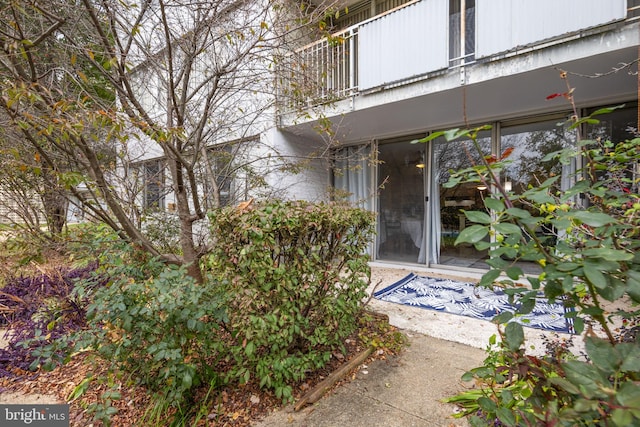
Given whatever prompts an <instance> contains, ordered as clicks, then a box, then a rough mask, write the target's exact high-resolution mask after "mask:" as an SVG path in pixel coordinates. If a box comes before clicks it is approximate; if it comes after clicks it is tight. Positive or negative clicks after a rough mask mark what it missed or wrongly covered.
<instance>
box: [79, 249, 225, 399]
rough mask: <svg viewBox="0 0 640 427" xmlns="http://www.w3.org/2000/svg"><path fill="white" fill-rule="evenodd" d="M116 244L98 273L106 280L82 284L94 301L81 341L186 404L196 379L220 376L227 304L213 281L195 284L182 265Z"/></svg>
mask: <svg viewBox="0 0 640 427" xmlns="http://www.w3.org/2000/svg"><path fill="white" fill-rule="evenodd" d="M116 247H118V250H117V252H115V253H112V254H111V256H109V257H108V256H103V257H101V258H102V259H103V262H104V264H102V265H101V267H100V269H99V270H98V274H99V275H100V277H101V278H105V279H106V281H107V282H106V285H104V286H101V287H98V288H95V286H94V283H92V282H86V284H85V285H86V286H84V287H83V286H79V287H78V289H77V291H78V292H79V293H83V294H91V296H92V300H93V302H92V303H91V304H90V305H89V307H88V309H87V322H88V325H89V328H88V330H87V331H85V332H84V333H82V334H81V336H80V337H78V340H77V341H78V347H82V348H91V349H93V350H95V351H96V352H97V353H98V354H99V355H100V356H101V357H102V358H104V359H105V360H108V361H111V362H112V363H113V365H114V368H116V369H118V370H121V371H124V372H126V373H127V374H129V375H131V377H132V378H133V379H134V380H135V382H138V383H141V384H144V385H146V386H147V387H149V389H150V390H152V391H154V392H157V393H158V396H159V398H160V399H161V400H163V401H165V402H169V406H172V405H173V406H178V405H181V404H183V403H184V402H185V401H188V399H189V398H190V397H191V392H192V391H193V389H194V388H195V387H196V386H198V385H200V384H202V383H207V382H211V381H215V380H216V375H217V374H216V373H215V371H214V370H213V369H212V368H211V366H212V365H215V358H216V357H218V348H219V343H220V339H219V336H218V324H219V323H218V322H219V321H221V320H222V319H223V318H224V309H223V308H222V307H221V306H220V304H219V303H218V301H217V300H216V299H215V297H214V295H213V293H212V292H211V287H207V286H200V285H197V284H196V283H195V282H194V281H193V279H192V278H191V277H190V276H188V275H187V274H186V272H185V270H184V268H178V267H175V266H168V265H166V264H165V263H162V262H160V261H159V260H157V259H155V258H149V257H147V256H146V255H145V254H142V253H138V252H136V251H135V250H134V249H132V248H131V247H130V246H128V245H126V244H117V245H116ZM107 258H108V259H109V261H106V259H107ZM212 362H213V363H212Z"/></svg>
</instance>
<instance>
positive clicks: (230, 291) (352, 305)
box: [209, 201, 374, 400]
mask: <svg viewBox="0 0 640 427" xmlns="http://www.w3.org/2000/svg"><path fill="white" fill-rule="evenodd" d="M211 222H212V235H214V236H217V239H218V240H217V243H216V250H215V252H214V254H213V255H212V256H211V258H210V259H209V267H210V271H211V275H210V280H211V281H213V282H214V283H218V287H217V289H218V292H219V294H220V298H224V301H225V302H224V305H225V307H227V310H228V315H229V322H228V329H229V330H230V331H231V333H232V337H233V343H232V345H231V346H230V348H229V351H230V353H231V358H232V360H233V362H234V364H235V369H233V371H232V373H231V377H232V378H235V379H237V380H240V381H242V382H247V381H249V380H250V379H251V378H257V379H258V380H259V383H260V386H261V387H268V388H272V389H274V390H275V393H276V395H277V396H278V397H280V398H282V399H283V400H289V399H290V398H291V386H290V383H291V382H293V381H299V380H301V379H303V378H304V377H305V373H306V372H307V371H309V370H312V369H317V368H319V367H322V366H324V365H325V364H326V363H327V362H328V361H329V359H330V356H331V353H332V351H334V350H335V349H337V348H339V347H340V346H341V343H342V340H343V339H344V338H345V337H346V336H347V335H349V334H350V333H351V332H352V331H353V330H354V328H355V327H356V324H357V322H356V321H355V319H356V316H357V314H358V312H359V310H360V308H361V304H362V301H363V298H364V297H365V292H364V290H365V289H366V286H367V284H368V281H369V277H370V270H369V266H368V264H367V261H368V255H367V254H366V248H367V244H368V243H369V242H370V238H371V236H372V233H373V222H374V218H373V216H372V214H371V213H368V212H365V211H363V210H360V209H355V208H350V207H347V206H345V205H339V204H312V203H307V202H280V201H275V202H270V203H266V204H263V205H260V206H259V207H256V208H253V207H250V208H248V209H233V208H227V209H225V210H222V211H219V212H217V213H215V214H213V215H212V216H211Z"/></svg>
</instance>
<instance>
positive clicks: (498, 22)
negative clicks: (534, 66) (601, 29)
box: [476, 0, 626, 58]
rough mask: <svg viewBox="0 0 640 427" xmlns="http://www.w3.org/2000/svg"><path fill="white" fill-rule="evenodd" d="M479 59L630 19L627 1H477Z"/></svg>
mask: <svg viewBox="0 0 640 427" xmlns="http://www.w3.org/2000/svg"><path fill="white" fill-rule="evenodd" d="M476 13H477V16H476V18H477V19H476V23H477V27H476V28H477V38H476V57H477V58H481V57H485V56H489V55H493V54H496V53H500V52H504V51H508V50H510V49H513V48H515V47H518V46H526V45H528V44H531V43H534V42H538V41H541V40H546V39H549V38H553V37H558V36H561V35H563V34H567V33H572V32H575V31H579V30H581V29H585V28H590V27H595V26H598V25H602V24H606V23H609V22H613V21H616V20H620V19H624V18H625V15H626V1H625V0H476Z"/></svg>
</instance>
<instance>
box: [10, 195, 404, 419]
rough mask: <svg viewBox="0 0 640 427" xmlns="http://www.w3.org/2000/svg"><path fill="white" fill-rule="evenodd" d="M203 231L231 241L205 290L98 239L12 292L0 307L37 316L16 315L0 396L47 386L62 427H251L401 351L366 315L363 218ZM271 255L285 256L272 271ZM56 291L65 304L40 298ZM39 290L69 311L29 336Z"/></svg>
mask: <svg viewBox="0 0 640 427" xmlns="http://www.w3.org/2000/svg"><path fill="white" fill-rule="evenodd" d="M212 222H213V223H214V224H217V225H214V230H213V231H214V232H220V231H221V230H223V229H225V227H231V226H232V224H236V226H237V228H236V229H235V231H232V230H230V229H228V228H227V229H225V230H226V231H225V233H226V234H225V236H224V238H221V239H220V241H219V242H218V245H219V246H218V247H219V252H218V253H216V254H213V255H212V257H211V258H209V259H207V260H206V263H207V271H208V272H209V273H208V275H207V277H208V280H207V281H206V282H205V283H203V284H198V283H196V282H195V281H194V280H193V279H191V278H190V276H189V275H188V274H186V271H185V269H184V268H183V267H177V266H168V265H166V264H165V263H163V262H161V261H159V260H158V259H157V258H155V257H151V256H149V255H148V254H146V253H145V252H142V251H140V250H138V248H136V247H135V245H130V244H128V243H126V242H124V241H122V240H121V239H120V238H119V237H118V236H117V235H115V234H114V233H113V232H111V231H110V230H109V229H108V228H106V227H104V226H100V225H87V226H82V227H78V228H76V229H74V230H73V232H72V233H71V234H70V235H69V236H68V242H67V248H68V249H69V250H70V252H69V253H68V254H67V256H68V258H67V260H68V262H70V263H74V264H75V265H81V266H82V267H81V268H76V269H71V270H63V273H61V274H57V275H54V276H50V277H49V276H47V278H43V277H41V276H39V275H34V276H33V277H31V276H28V277H20V276H19V277H15V278H9V280H8V283H9V284H10V285H8V286H7V287H5V288H4V289H3V290H2V291H3V292H4V293H3V294H2V296H3V297H4V298H5V299H3V300H2V301H3V302H4V301H6V302H7V303H9V300H11V303H12V304H20V303H21V300H22V299H23V298H22V297H23V296H24V297H25V298H26V294H30V295H31V297H32V301H33V305H34V306H35V307H36V308H35V309H33V310H31V309H30V311H27V310H25V311H23V317H24V319H25V322H24V325H25V327H24V331H25V334H24V336H21V337H20V340H21V341H20V343H18V339H17V338H15V344H16V345H15V346H10V347H9V348H8V349H7V352H9V353H10V354H9V355H8V357H7V359H10V358H11V359H12V358H14V357H15V355H16V354H17V352H21V354H22V356H23V357H24V361H23V362H22V365H21V366H19V367H18V366H16V365H15V364H13V363H12V364H10V366H7V368H8V369H7V371H9V372H4V376H3V375H0V387H7V388H10V389H15V388H16V387H18V388H19V387H21V386H23V387H25V388H26V389H29V390H32V389H33V388H34V387H35V388H36V389H40V388H41V387H42V386H43V383H42V381H46V378H51V382H52V383H53V384H56V385H55V386H53V388H56V387H57V388H61V389H62V388H63V389H64V390H63V391H64V392H63V393H62V394H63V398H64V399H65V400H67V401H71V402H72V418H73V419H74V420H75V421H74V422H73V423H72V425H83V423H84V424H86V423H102V424H104V425H110V424H113V425H132V424H142V425H166V423H167V420H173V422H175V423H176V424H178V425H196V424H197V423H198V422H205V420H206V421H207V422H215V423H216V425H248V423H250V422H251V421H252V420H254V419H255V418H256V417H259V416H260V415H261V414H264V413H266V412H268V411H269V410H270V409H272V408H274V407H276V406H278V405H280V404H282V402H286V401H290V400H292V399H295V398H299V397H300V396H301V395H302V394H303V393H304V392H305V391H307V390H309V389H310V388H311V387H312V386H313V385H314V384H315V383H316V382H318V381H319V380H320V378H321V377H322V376H326V375H327V374H328V373H329V372H331V370H332V369H334V368H335V367H337V366H339V365H340V364H341V363H343V362H344V361H345V360H348V359H349V358H350V357H352V356H354V355H355V354H356V353H357V352H359V351H360V350H363V349H364V348H366V347H370V346H374V347H376V348H378V349H384V350H385V351H397V350H398V348H399V346H400V345H401V343H402V339H401V336H400V335H398V334H397V333H396V332H394V330H393V328H391V327H390V326H389V325H388V323H385V322H383V321H381V320H380V319H379V318H378V317H375V316H371V315H368V314H367V313H366V311H365V310H364V309H363V308H364V307H363V297H364V288H365V287H366V286H367V284H368V278H369V269H368V265H367V262H366V260H367V256H366V253H365V251H364V247H365V246H366V245H367V242H368V241H369V239H370V233H371V230H372V223H373V218H372V216H371V214H369V213H366V212H363V211H361V210H359V209H353V208H349V207H347V206H343V205H339V204H336V205H316V204H310V203H285V202H271V203H268V204H264V205H258V206H254V207H252V208H251V209H240V210H239V209H236V208H229V209H228V210H226V211H221V212H220V213H218V214H217V217H216V218H213V219H212ZM227 232H228V233H227ZM274 236H275V237H274ZM260 239H263V240H260ZM267 247H270V248H272V249H274V248H276V247H277V248H278V249H277V251H280V252H278V253H279V254H281V256H275V257H274V258H271V262H268V259H267V256H273V255H274V253H276V252H269V251H267V249H266V248H267ZM274 250H275V249H274ZM87 255H90V256H91V257H90V258H92V262H91V263H87V258H84V257H85V256H87ZM56 271H57V270H56ZM76 277H77V279H75V278H76ZM225 278H229V281H225V280H226V279H225ZM54 279H55V280H60V281H61V283H63V284H64V289H63V290H60V289H62V288H61V286H62V284H61V285H59V286H58V285H56V286H44V287H43V286H41V285H42V283H48V282H49V281H52V280H54ZM243 280H244V282H242V283H241V281H243ZM35 288H37V290H38V291H37V292H35V291H34V289H35ZM45 288H47V289H49V288H51V289H53V290H56V293H55V296H56V298H57V300H59V301H61V302H65V303H66V304H67V305H68V306H69V307H72V308H74V310H66V311H65V310H62V309H60V307H62V306H63V304H61V303H60V302H58V303H56V304H55V307H56V309H55V310H50V311H47V313H48V314H49V317H46V318H45V317H43V316H36V317H37V319H38V320H39V321H41V323H38V324H34V323H33V322H34V317H33V316H32V314H33V313H36V312H37V313H40V312H42V311H43V310H42V307H44V306H46V304H45V303H46V302H48V301H49V299H50V298H49V296H47V295H49V294H44V293H43V292H41V291H40V290H41V289H45ZM69 301H71V302H72V303H73V304H72V303H71V302H69ZM24 306H25V307H26V305H24ZM65 307H66V306H65ZM240 310H242V311H240ZM71 314H73V316H71ZM302 314H304V316H303V315H302ZM14 319H15V318H7V320H9V323H8V324H7V325H6V326H10V327H12V328H13V327H14V326H16V324H14V323H13V322H14ZM66 319H73V320H74V321H75V323H73V325H71V324H69V323H68V322H66ZM57 327H60V328H62V327H64V328H65V329H61V330H60V331H59V333H58V330H57V329H55V328H57ZM72 329H73V331H72ZM38 331H39V332H38ZM265 332H268V333H265ZM29 333H30V335H29ZM21 343H25V344H26V343H28V344H29V345H28V346H23V345H22V344H21ZM376 354H377V355H378V356H380V355H381V354H384V352H380V353H376ZM34 369H35V371H33V370H34ZM47 369H53V371H51V372H49V373H47V372H46V370H47ZM34 372H35V373H34ZM36 377H37V378H36ZM134 420H135V421H134Z"/></svg>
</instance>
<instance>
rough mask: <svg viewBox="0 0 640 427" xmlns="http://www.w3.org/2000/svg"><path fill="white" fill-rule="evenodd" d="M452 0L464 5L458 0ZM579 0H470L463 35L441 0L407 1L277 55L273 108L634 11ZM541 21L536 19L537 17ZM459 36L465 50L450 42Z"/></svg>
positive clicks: (630, 2) (388, 83)
mask: <svg viewBox="0 0 640 427" xmlns="http://www.w3.org/2000/svg"><path fill="white" fill-rule="evenodd" d="M460 1H461V6H460V7H462V9H463V10H464V0H460ZM580 5H581V10H588V11H590V12H589V13H580V14H577V13H575V10H573V9H572V7H573V6H575V4H574V2H572V1H566V2H557V1H556V0H538V1H536V2H515V3H512V2H510V1H505V0H503V1H489V0H486V1H479V0H477V1H476V3H475V10H473V11H472V13H473V14H474V15H475V16H470V15H467V17H466V19H467V20H470V22H474V23H476V24H474V25H473V26H471V27H469V28H470V29H471V32H473V34H471V38H470V34H466V35H465V32H464V31H460V30H457V31H455V30H452V28H454V27H456V26H455V25H453V22H452V20H455V19H459V18H457V17H456V16H459V15H460V14H459V13H458V14H457V15H456V14H455V13H453V12H452V11H450V9H449V0H421V1H420V0H415V1H410V2H409V3H406V4H404V5H402V6H400V7H398V8H396V9H393V10H390V11H388V12H385V13H384V14H382V15H378V16H376V17H374V18H370V19H368V20H366V21H363V22H360V23H358V24H356V25H353V26H351V27H349V28H347V29H345V30H343V31H341V32H339V33H336V34H334V35H332V36H331V37H328V38H325V39H322V40H319V41H317V42H315V43H312V44H310V45H307V46H305V47H304V48H302V49H300V50H299V51H297V52H296V53H295V54H293V55H289V56H287V57H285V58H283V59H282V60H281V61H280V63H279V67H278V85H279V86H278V89H279V91H278V93H279V99H278V101H279V105H280V111H281V112H290V111H293V110H294V109H295V110H298V109H300V108H303V109H304V108H307V107H311V106H314V105H319V104H325V103H328V102H332V101H336V100H340V99H344V98H346V97H349V96H352V95H356V94H361V93H367V92H371V91H375V90H379V89H384V88H387V87H392V86H395V85H397V84H402V82H406V81H413V80H415V79H420V78H428V77H429V76H430V75H433V73H434V72H435V71H438V70H446V69H449V68H451V67H459V66H461V65H467V64H469V63H472V62H473V61H474V60H475V61H483V60H487V59H490V58H492V57H496V55H502V54H504V53H505V52H512V51H514V49H519V48H522V47H529V48H535V46H536V45H540V43H543V42H545V43H547V45H548V42H549V41H551V42H552V43H553V42H558V43H559V42H562V40H563V37H566V36H567V35H568V34H579V33H581V31H582V30H583V29H591V28H599V27H603V28H607V27H606V26H607V25H608V24H610V23H613V22H620V21H622V20H625V19H626V20H627V21H632V20H636V19H638V18H640V0H610V1H607V2H603V1H602V0H581V3H580ZM458 10H460V8H458ZM549 11H553V13H550V12H549ZM467 12H469V11H467ZM567 17H569V18H567ZM538 18H540V19H538ZM471 20H472V21H471ZM543 21H544V22H545V25H544V26H541V25H538V24H537V23H538V22H543ZM462 23H463V24H464V20H463V21H462ZM505 23H508V25H506V24H505ZM458 27H459V26H458ZM461 37H462V39H461ZM465 43H466V45H467V48H466V51H465V52H464V54H465V55H460V52H459V51H454V50H453V49H454V48H455V46H465ZM469 46H470V47H469ZM474 48H475V51H474ZM456 53H457V54H456ZM454 56H455V57H456V58H453V57H454Z"/></svg>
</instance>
